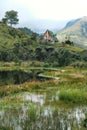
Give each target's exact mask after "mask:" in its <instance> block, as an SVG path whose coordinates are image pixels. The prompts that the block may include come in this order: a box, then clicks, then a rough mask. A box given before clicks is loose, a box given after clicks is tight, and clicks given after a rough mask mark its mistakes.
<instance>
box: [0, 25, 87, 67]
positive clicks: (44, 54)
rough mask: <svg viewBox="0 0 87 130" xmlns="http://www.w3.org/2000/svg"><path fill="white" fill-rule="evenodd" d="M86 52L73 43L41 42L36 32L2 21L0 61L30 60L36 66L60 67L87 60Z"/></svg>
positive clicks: (0, 28)
mask: <svg viewBox="0 0 87 130" xmlns="http://www.w3.org/2000/svg"><path fill="white" fill-rule="evenodd" d="M38 37H39V36H38ZM86 54H87V51H83V49H82V48H79V47H75V46H73V45H68V44H66V45H63V44H62V43H59V42H56V43H54V44H50V43H41V42H40V41H39V38H38V40H37V34H36V33H33V32H32V35H29V34H26V32H24V30H22V31H21V30H20V29H15V28H12V27H9V26H7V25H5V24H2V23H0V61H4V62H11V61H14V62H20V61H21V62H22V61H29V62H32V64H33V65H36V66H38V65H39V66H40V64H43V66H44V67H49V66H50V67H60V66H66V65H70V64H72V63H75V62H77V61H78V62H81V61H82V62H83V61H87V60H86V59H87V57H86Z"/></svg>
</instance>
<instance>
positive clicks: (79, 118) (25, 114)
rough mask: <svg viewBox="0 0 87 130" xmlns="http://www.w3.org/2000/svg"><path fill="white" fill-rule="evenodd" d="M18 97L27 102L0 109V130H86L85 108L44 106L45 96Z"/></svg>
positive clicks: (22, 95) (26, 94) (29, 95)
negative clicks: (84, 124) (84, 123)
mask: <svg viewBox="0 0 87 130" xmlns="http://www.w3.org/2000/svg"><path fill="white" fill-rule="evenodd" d="M19 97H21V99H22V100H23V101H27V102H26V103H22V104H21V105H19V106H16V105H12V106H11V105H10V106H9V107H5V108H4V109H0V130H86V129H85V127H84V126H83V122H84V119H85V118H86V116H85V115H86V113H87V107H86V106H84V107H83V106H79V107H73V108H72V107H62V108H61V107H59V106H52V105H50V104H49V105H45V102H46V95H45V94H44V95H42V94H36V93H33V94H32V93H29V92H25V93H22V94H21V95H19Z"/></svg>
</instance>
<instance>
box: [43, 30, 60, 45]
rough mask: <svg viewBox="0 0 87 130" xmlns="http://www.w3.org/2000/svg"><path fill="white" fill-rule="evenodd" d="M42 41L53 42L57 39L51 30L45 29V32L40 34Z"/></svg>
mask: <svg viewBox="0 0 87 130" xmlns="http://www.w3.org/2000/svg"><path fill="white" fill-rule="evenodd" d="M41 41H42V42H49V43H55V42H56V41H58V40H57V38H56V36H55V35H54V33H53V32H51V31H49V30H46V32H45V33H44V34H43V35H42V36H41Z"/></svg>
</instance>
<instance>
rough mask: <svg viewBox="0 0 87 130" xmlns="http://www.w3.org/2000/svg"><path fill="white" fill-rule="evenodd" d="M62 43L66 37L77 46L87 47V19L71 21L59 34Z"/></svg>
mask: <svg viewBox="0 0 87 130" xmlns="http://www.w3.org/2000/svg"><path fill="white" fill-rule="evenodd" d="M57 37H58V39H59V40H60V41H63V40H64V39H65V37H68V38H70V40H72V41H73V42H74V44H76V45H77V46H81V47H87V17H86V16H85V17H83V18H80V19H76V20H72V21H69V22H68V23H67V24H66V26H65V27H64V28H63V29H62V30H60V31H59V32H58V33H57Z"/></svg>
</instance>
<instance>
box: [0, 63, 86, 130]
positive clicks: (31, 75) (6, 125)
mask: <svg viewBox="0 0 87 130" xmlns="http://www.w3.org/2000/svg"><path fill="white" fill-rule="evenodd" d="M7 64H8V63H7ZM11 64H12V65H11ZM11 64H9V65H6V63H5V65H4V66H3V65H1V67H0V70H3V71H0V77H2V78H3V75H4V74H5V75H4V77H5V78H3V79H5V81H6V82H5V83H6V84H1V85H0V129H1V130H77V129H78V130H86V113H87V107H86V105H87V92H86V91H87V80H86V79H87V70H86V69H85V68H84V69H79V68H75V67H72V66H71V67H70V66H69V67H61V68H53V69H52V68H44V67H31V66H28V65H27V64H24V63H22V64H21V65H20V66H19V65H18V64H13V63H11ZM19 68H20V71H19ZM2 72H5V73H2ZM7 72H8V73H7ZM6 73H7V74H6ZM10 73H11V77H10ZM18 73H19V77H20V78H19V79H22V81H20V82H19V83H16V84H15V82H14V81H15V80H14V79H13V77H16V78H17V74H18ZM40 73H42V74H43V76H42V75H41V80H40V75H39V78H38V74H40ZM15 74H16V76H13V77H12V75H15ZM7 75H8V76H9V78H8V77H7ZM23 77H24V80H23ZM53 77H54V78H53ZM55 77H56V78H55ZM57 77H58V78H57ZM7 79H8V80H7ZM17 79H18V78H17ZM0 81H1V80H0ZM7 81H8V82H7ZM9 81H11V82H9ZM3 82H4V81H3Z"/></svg>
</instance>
